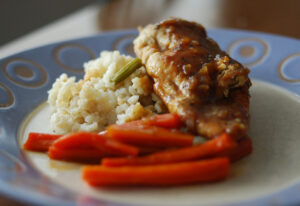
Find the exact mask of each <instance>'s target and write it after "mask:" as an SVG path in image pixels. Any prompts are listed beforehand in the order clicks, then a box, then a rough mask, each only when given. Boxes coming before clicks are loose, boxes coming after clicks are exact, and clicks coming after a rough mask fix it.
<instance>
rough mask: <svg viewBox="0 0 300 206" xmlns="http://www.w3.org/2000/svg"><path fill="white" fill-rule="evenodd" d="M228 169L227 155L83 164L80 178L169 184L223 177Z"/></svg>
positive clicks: (112, 183) (112, 182)
mask: <svg viewBox="0 0 300 206" xmlns="http://www.w3.org/2000/svg"><path fill="white" fill-rule="evenodd" d="M228 171H229V159H228V158H214V159H207V160H200V161H194V162H183V163H173V164H167V165H151V166H140V167H137V166H126V167H118V168H114V167H105V166H101V165H100V166H85V167H84V168H83V171H82V178H83V179H84V180H85V181H86V182H87V183H89V184H90V185H94V186H130V185H160V186H170V185H182V184H191V183H199V182H212V181H218V180H222V179H225V178H226V177H227V174H228Z"/></svg>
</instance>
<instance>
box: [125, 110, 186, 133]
mask: <svg viewBox="0 0 300 206" xmlns="http://www.w3.org/2000/svg"><path fill="white" fill-rule="evenodd" d="M123 125H136V126H138V125H139V126H141V125H144V126H158V127H164V128H172V129H178V128H180V126H181V121H180V117H179V116H178V115H177V114H171V113H167V114H159V115H154V116H151V117H148V118H145V119H142V120H135V121H131V122H126V123H124V124H123Z"/></svg>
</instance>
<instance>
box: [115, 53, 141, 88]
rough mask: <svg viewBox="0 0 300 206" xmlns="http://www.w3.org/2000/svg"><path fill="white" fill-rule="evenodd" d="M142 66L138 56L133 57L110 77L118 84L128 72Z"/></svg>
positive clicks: (127, 75)
mask: <svg viewBox="0 0 300 206" xmlns="http://www.w3.org/2000/svg"><path fill="white" fill-rule="evenodd" d="M141 66H142V61H141V60H140V59H139V58H135V59H133V60H131V61H130V62H128V63H127V64H126V65H125V66H124V67H123V68H121V69H120V70H119V71H118V72H117V73H116V74H115V75H114V76H113V78H112V79H111V81H113V82H114V83H116V84H118V83H119V82H121V81H123V80H124V79H126V78H127V77H129V75H130V74H132V73H133V72H134V71H135V70H136V69H138V68H139V67H141Z"/></svg>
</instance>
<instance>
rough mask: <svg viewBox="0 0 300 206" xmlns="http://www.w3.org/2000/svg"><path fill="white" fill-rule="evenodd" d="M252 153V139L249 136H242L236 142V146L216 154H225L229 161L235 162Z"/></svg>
mask: <svg viewBox="0 0 300 206" xmlns="http://www.w3.org/2000/svg"><path fill="white" fill-rule="evenodd" d="M251 153H252V141H251V139H250V138H248V137H247V138H244V139H242V140H241V141H240V142H238V146H237V147H236V148H235V149H233V150H231V151H225V152H221V153H220V154H219V155H218V156H227V157H229V159H230V161H231V162H236V161H238V160H240V159H243V158H244V157H246V156H248V155H249V154H251Z"/></svg>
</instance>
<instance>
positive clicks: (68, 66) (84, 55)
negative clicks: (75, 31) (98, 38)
mask: <svg viewBox="0 0 300 206" xmlns="http://www.w3.org/2000/svg"><path fill="white" fill-rule="evenodd" d="M53 58H54V60H55V62H56V63H57V64H58V65H59V66H60V67H61V68H63V69H65V70H67V71H70V72H74V73H81V72H83V63H85V62H87V61H89V60H90V59H94V58H95V55H94V53H93V52H92V50H90V49H89V48H87V47H85V46H83V45H80V44H75V43H66V44H62V45H59V46H57V47H56V48H55V49H54V51H53Z"/></svg>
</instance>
